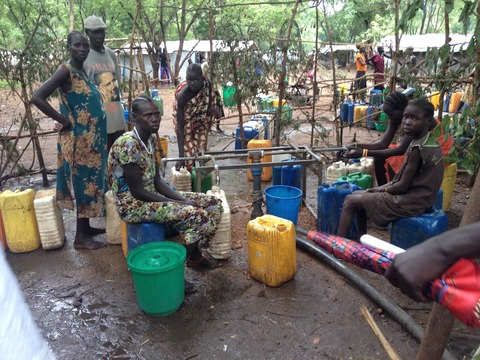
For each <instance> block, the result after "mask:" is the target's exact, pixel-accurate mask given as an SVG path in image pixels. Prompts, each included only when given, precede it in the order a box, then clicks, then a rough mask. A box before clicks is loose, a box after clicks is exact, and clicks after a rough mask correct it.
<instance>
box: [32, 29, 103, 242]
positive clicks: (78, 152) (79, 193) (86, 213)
mask: <svg viewBox="0 0 480 360" xmlns="http://www.w3.org/2000/svg"><path fill="white" fill-rule="evenodd" d="M67 47H68V51H69V53H70V60H69V61H68V62H67V63H66V64H64V65H62V66H60V68H59V69H58V70H57V71H56V72H55V74H53V76H52V77H51V78H50V79H48V80H47V81H45V82H44V83H43V84H42V85H41V86H40V87H39V88H38V89H37V91H35V93H34V94H33V96H32V100H31V102H32V103H33V104H35V105H36V106H37V107H38V108H39V109H40V110H41V111H42V112H43V113H44V114H45V115H47V116H49V117H51V118H52V119H53V120H55V126H54V129H55V130H58V140H57V166H58V168H57V199H58V200H59V201H60V203H61V204H62V205H63V206H64V207H65V208H68V209H73V197H72V190H73V193H74V195H75V199H76V205H77V231H76V234H75V241H74V243H73V245H74V247H75V248H76V249H90V250H95V249H100V248H102V247H104V246H105V245H106V243H103V242H98V241H95V240H94V239H92V238H91V236H94V235H97V234H101V233H105V229H97V228H93V227H91V226H90V224H89V219H90V218H95V217H101V216H104V209H105V207H104V194H105V188H106V179H105V168H106V163H107V161H106V160H107V122H106V118H105V113H104V111H103V108H102V102H101V97H100V93H99V91H98V89H97V87H96V86H95V84H94V83H93V82H91V81H90V80H89V78H88V76H87V74H86V72H85V69H84V67H83V62H84V61H85V59H86V58H87V56H88V53H89V52H90V45H89V43H88V38H87V36H86V35H85V34H83V33H82V32H79V31H72V32H71V33H70V34H68V37H67ZM56 89H58V93H59V95H60V112H58V111H56V110H55V109H54V108H53V107H52V106H51V105H50V104H49V103H48V102H47V98H48V97H49V96H50V95H51V94H53V92H54V91H55V90H56ZM72 187H73V189H72Z"/></svg>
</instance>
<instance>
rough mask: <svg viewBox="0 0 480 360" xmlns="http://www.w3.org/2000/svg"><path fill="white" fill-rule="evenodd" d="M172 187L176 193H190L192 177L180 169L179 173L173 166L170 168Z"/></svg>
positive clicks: (185, 170)
mask: <svg viewBox="0 0 480 360" xmlns="http://www.w3.org/2000/svg"><path fill="white" fill-rule="evenodd" d="M171 181H172V186H174V187H175V190H177V191H186V192H191V191H192V175H191V174H190V172H189V171H188V170H187V169H186V168H185V167H182V168H180V171H177V170H176V169H175V166H172V179H171Z"/></svg>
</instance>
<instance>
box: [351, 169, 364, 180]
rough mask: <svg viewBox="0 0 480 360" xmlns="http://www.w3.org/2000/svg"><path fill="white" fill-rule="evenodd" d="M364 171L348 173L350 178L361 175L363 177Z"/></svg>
mask: <svg viewBox="0 0 480 360" xmlns="http://www.w3.org/2000/svg"><path fill="white" fill-rule="evenodd" d="M362 175H363V173H362V172H360V171H359V172H354V173H351V174H348V177H349V178H359V177H362Z"/></svg>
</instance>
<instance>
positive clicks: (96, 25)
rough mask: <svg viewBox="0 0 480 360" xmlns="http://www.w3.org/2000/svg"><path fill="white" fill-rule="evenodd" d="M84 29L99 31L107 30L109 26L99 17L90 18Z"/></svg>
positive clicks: (86, 20) (86, 21) (87, 19)
mask: <svg viewBox="0 0 480 360" xmlns="http://www.w3.org/2000/svg"><path fill="white" fill-rule="evenodd" d="M83 27H84V28H85V30H99V29H106V28H107V25H105V23H104V22H103V20H102V19H100V18H99V17H98V16H97V15H92V16H89V17H87V18H86V19H85V21H84V22H83Z"/></svg>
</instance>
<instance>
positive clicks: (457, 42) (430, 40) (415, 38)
mask: <svg viewBox="0 0 480 360" xmlns="http://www.w3.org/2000/svg"><path fill="white" fill-rule="evenodd" d="M450 38H451V40H450V45H451V46H452V47H453V50H454V51H455V52H458V51H459V50H460V49H463V50H465V49H466V48H467V46H468V44H469V42H470V40H471V39H472V34H468V35H462V34H450ZM443 44H445V34H423V35H403V36H402V37H401V38H400V50H405V49H407V48H409V47H412V48H413V51H414V52H426V51H427V49H428V48H435V47H436V48H440V47H442V46H443ZM376 46H383V47H384V48H385V51H388V50H389V48H390V47H391V48H392V49H393V48H394V47H395V36H393V35H389V36H385V37H384V38H382V39H381V40H380V41H379V42H378V43H377V44H375V47H376ZM332 48H333V51H334V52H335V51H357V47H356V45H355V44H333V45H332ZM320 52H321V53H323V54H326V53H329V52H330V46H329V45H325V46H323V47H322V48H321V49H320Z"/></svg>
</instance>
